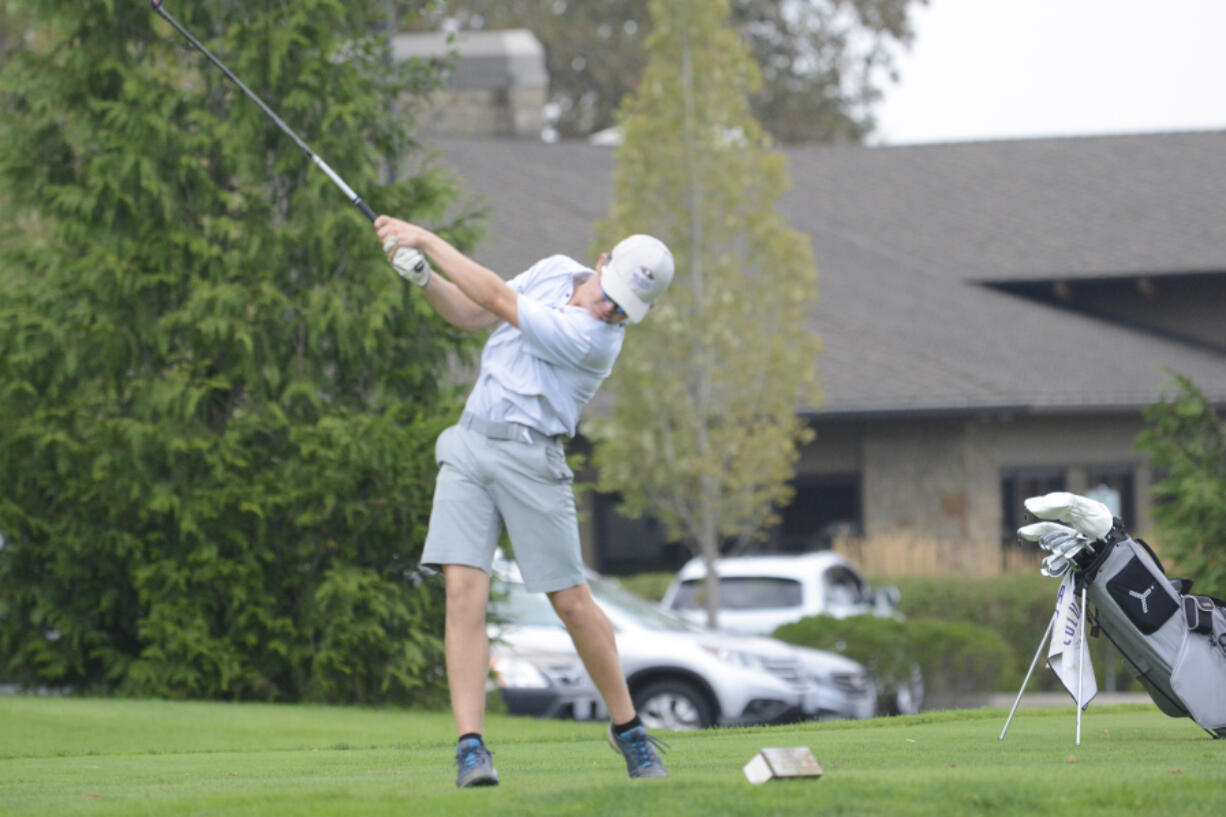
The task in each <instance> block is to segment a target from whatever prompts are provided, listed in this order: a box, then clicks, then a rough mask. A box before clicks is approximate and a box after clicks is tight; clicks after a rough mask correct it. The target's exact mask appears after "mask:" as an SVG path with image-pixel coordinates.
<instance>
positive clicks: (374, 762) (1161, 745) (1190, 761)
mask: <svg viewBox="0 0 1226 817" xmlns="http://www.w3.org/2000/svg"><path fill="white" fill-rule="evenodd" d="M1005 715H1006V712H1005V711H1004V710H1000V709H980V710H972V711H955V712H935V713H927V714H922V715H916V716H911V717H905V718H893V719H877V720H872V721H861V722H839V723H827V724H803V725H797V726H786V727H774V728H758V729H725V730H712V731H707V732H699V733H663V734H662V737H663V738H664V739H665V740H666V741H668V743H669V744H671V746H672V751H671V752H669V753H668V754H667V755H665V761H666V762H667V763H668V766H669V770H670V772H671V773H672V777H671V779H669V780H662V781H654V780H653V781H641V782H633V783H632V782H630V781H628V780H626V777H625V767H624V766H623V765H622V762H621V759H620V757H619V756H618V755H615V754H614V753H613V751H612V750H611V749H610V748H609V747H608V745H607V744H605V743H604V740H603V727H602V725H599V724H591V723H586V724H585V723H574V722H566V721H537V720H530V719H523V718H512V717H507V716H493V717H491V718H490V719H489V721H488V723H487V725H486V737H487V741H488V742H489V745H490V748H491V749H493V750H494V753H495V755H494V761H495V764H496V766H497V768H498V771H499V774H500V775H501V777H502V780H503V783H502V785H501V786H498V787H496V788H486V789H471V790H465V791H457V790H456V789H455V787H454V781H455V776H454V775H455V772H454V770H453V769H451V768H450V764H451V762H452V759H453V758H452V752H453V747H454V736H453V733H452V726H451V719H450V717H449V715H448V714H446V713H421V712H405V711H398V710H376V709H356V708H339V707H322V706H273V705H258V704H216V703H170V702H163V701H121V700H94V699H72V698H69V699H64V698H27V697H17V696H0V814H3V815H18V814H20V815H40V817H42V816H44V815H56V817H59V816H60V815H124V816H125V817H133V816H135V815H158V817H162V816H163V815H176V816H177V815H269V816H270V817H271V816H272V815H277V816H278V817H280V816H281V815H361V817H379V815H397V816H398V817H409V816H410V815H411V816H412V817H419V816H420V817H434V815H456V817H460V815H464V816H465V817H467V816H468V815H474V814H477V815H532V817H549V816H551V815H583V817H589V815H620V814H625V815H635V817H640V816H641V815H668V817H673V816H674V815H676V816H677V817H683V816H684V815H702V817H709V816H713V815H745V817H766V816H767V815H784V814H787V815H792V814H795V815H811V814H822V815H853V814H854V815H861V814H862V815H891V817H898V815H941V817H950V815H962V814H965V815H1026V817H1035V816H1036V815H1039V817H1050V815H1063V814H1068V815H1077V816H1078V817H1084V816H1085V815H1104V816H1105V815H1111V817H1116V816H1117V815H1122V814H1134V813H1138V814H1145V813H1157V814H1160V815H1178V817H1190V815H1202V814H1203V815H1210V814H1213V815H1218V814H1221V812H1222V808H1223V805H1222V804H1223V803H1224V802H1226V741H1223V740H1217V741H1215V740H1212V739H1211V738H1210V737H1209V736H1208V735H1207V734H1206V733H1205V732H1203V731H1201V730H1200V729H1198V728H1197V727H1196V726H1195V724H1193V723H1192V722H1191V721H1188V720H1174V719H1171V718H1167V717H1166V716H1165V715H1162V714H1161V713H1159V712H1158V710H1157V709H1155V708H1154V707H1153V706H1149V705H1125V706H1115V707H1101V708H1095V707H1091V708H1090V710H1089V711H1087V712H1086V714H1085V717H1084V722H1083V726H1082V730H1083V731H1082V744H1081V746H1074V743H1073V738H1074V729H1075V712H1074V710H1073V707H1072V706H1071V705H1070V706H1069V707H1067V708H1065V707H1062V708H1059V709H1036V710H1022V711H1020V712H1019V713H1018V715H1017V717H1016V718H1015V719H1014V722H1013V725H1012V727H1011V728H1010V730H1009V735H1008V737H1006V739H1005V740H1004V741H1003V742H1002V741H999V740H997V736H998V735H999V734H1000V730H1001V727H1002V726H1003V724H1004V719H1005ZM802 745H803V746H808V747H809V748H811V749H812V750H813V753H814V755H815V756H816V757H817V759H818V762H819V763H820V764H821V765H822V768H823V769H824V770H825V775H824V777H823V778H822V779H821V780H819V781H780V782H772V783H767V784H765V785H763V786H751V785H750V784H749V783H747V782H746V781H745V778H744V776H743V775H742V773H741V767H742V766H743V765H744V764H745V763H746V762H748V760H749V759H750V758H751V757H752V756H753V754H754V753H755V752H756V751H757V750H758V749H760V748H762V747H764V746H802Z"/></svg>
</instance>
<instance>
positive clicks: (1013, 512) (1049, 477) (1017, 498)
mask: <svg viewBox="0 0 1226 817" xmlns="http://www.w3.org/2000/svg"><path fill="white" fill-rule="evenodd" d="M1066 484H1067V483H1066V479H1065V469H1064V468H1006V469H1004V470H1002V471H1001V472H1000V499H1001V514H1000V518H1001V531H1000V538H1001V542H1003V543H1004V544H1006V545H1015V544H1017V529H1018V528H1020V527H1021V526H1022V525H1023V524H1025V522H1024V521H1023V520H1024V519H1025V518H1026V517H1027V516H1028V514H1027V513H1026V506H1025V505H1024V504H1023V503H1024V502H1025V501H1026V499H1027V498H1028V497H1032V496H1040V495H1042V494H1049V493H1051V492H1052V491H1064V490H1066V488H1065V487H1064V486H1065V485H1066Z"/></svg>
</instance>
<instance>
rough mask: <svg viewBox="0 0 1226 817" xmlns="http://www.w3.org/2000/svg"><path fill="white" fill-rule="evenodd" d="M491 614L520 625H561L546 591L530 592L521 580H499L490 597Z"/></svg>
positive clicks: (509, 622) (498, 618)
mask: <svg viewBox="0 0 1226 817" xmlns="http://www.w3.org/2000/svg"><path fill="white" fill-rule="evenodd" d="M490 614H491V615H492V616H493V617H494V618H496V619H497V620H499V621H503V622H505V623H507V624H513V625H516V626H519V627H561V626H562V619H560V618H558V614H557V613H555V612H554V611H553V605H552V604H550V603H549V597H548V596H546V595H545V594H544V593H529V592H528V591H527V590H525V589H524V586H523V585H522V584H520V583H519V582H498V584H497V586H496V587H495V590H494V595H493V597H492V598H491V599H490Z"/></svg>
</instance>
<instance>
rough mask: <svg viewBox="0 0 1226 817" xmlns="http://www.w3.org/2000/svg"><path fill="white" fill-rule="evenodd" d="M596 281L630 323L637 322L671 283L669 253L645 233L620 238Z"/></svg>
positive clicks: (662, 244) (660, 243)
mask: <svg viewBox="0 0 1226 817" xmlns="http://www.w3.org/2000/svg"><path fill="white" fill-rule="evenodd" d="M600 282H601V285H602V286H603V287H604V291H605V294H607V295H608V296H609V297H610V298H612V299H613V300H614V302H616V303H617V305H618V306H620V307H621V308H622V309H623V310H625V312H626V315H627V317H629V319H630V322H631V323H638V322H639V321H641V320H642V319H643V317H644V316H645V315H646V314H647V310H648V308H650V307H651V303H652V301H654V300H655V299H656V298H659V297H660V296H661V295H663V294H664V291H665V290H666V289H668V285H669V284H671V283H672V282H673V254H672V253H671V252H669V250H668V247H666V246H664V242H663V241H661V240H660V239H658V238H653V237H652V236H649V235H641V234H640V235H632V236H630V237H629V238H623V239H622V240H621V241H619V242H618V244H617V246H616V247H614V248H613V252H612V253H611V254H610V256H609V260H608V261H607V262H606V263H605V265H604V272H603V273H602V275H601V279H600Z"/></svg>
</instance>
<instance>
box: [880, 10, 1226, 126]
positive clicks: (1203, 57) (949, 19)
mask: <svg viewBox="0 0 1226 817" xmlns="http://www.w3.org/2000/svg"><path fill="white" fill-rule="evenodd" d="M915 31H916V38H915V41H914V43H913V44H912V47H911V49H910V51H908V52H906V53H903V54H902V55H901V56H900V57H899V59H898V67H899V70H900V73H901V78H900V82H899V84H897V85H894V86H890V87H889V88H888V89H887V90H886V97H885V99H884V100H883V102H882V103H880V104H879V105H878V106H877V107H876V108H875V109H874V112H875V113H876V115H877V118H878V123H879V134H878V136H877V137H876V138H875V139H874V140H873V141H874V142H875V143H878V144H912V143H917V142H944V141H960V140H966V139H1002V138H1011V137H1032V136H1065V135H1079V134H1090V133H1094V134H1099V133H1135V132H1155V131H1170V130H1203V129H1206V128H1226V0H929V4H928V6H927V7H926V8H918V9H917V11H916V16H915Z"/></svg>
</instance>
